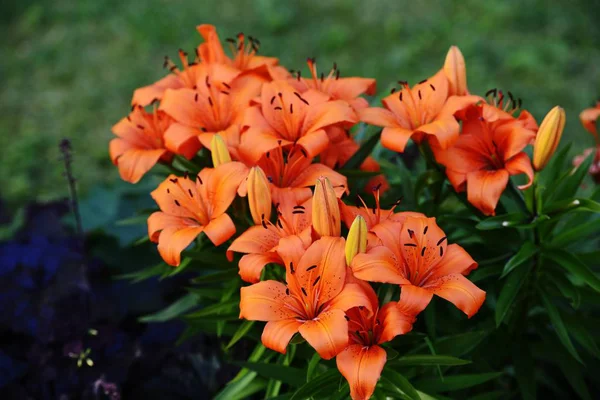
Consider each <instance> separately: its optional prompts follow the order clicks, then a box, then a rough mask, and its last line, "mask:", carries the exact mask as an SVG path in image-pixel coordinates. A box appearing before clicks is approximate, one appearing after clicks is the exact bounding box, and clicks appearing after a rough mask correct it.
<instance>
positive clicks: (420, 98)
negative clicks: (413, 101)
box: [419, 90, 423, 100]
mask: <svg viewBox="0 0 600 400" xmlns="http://www.w3.org/2000/svg"><path fill="white" fill-rule="evenodd" d="M419 100H423V98H422V97H421V91H420V90H419Z"/></svg>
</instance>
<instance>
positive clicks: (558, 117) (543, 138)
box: [533, 106, 565, 171]
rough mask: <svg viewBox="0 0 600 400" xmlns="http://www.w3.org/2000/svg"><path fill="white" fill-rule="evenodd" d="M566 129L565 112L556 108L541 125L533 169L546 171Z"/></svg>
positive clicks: (535, 148)
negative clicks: (545, 168)
mask: <svg viewBox="0 0 600 400" xmlns="http://www.w3.org/2000/svg"><path fill="white" fill-rule="evenodd" d="M564 128H565V110H564V109H563V108H562V107H559V106H556V107H554V108H553V109H552V110H550V112H548V114H546V116H545V117H544V120H543V121H542V124H541V125H540V129H539V130H538V133H537V136H536V138H535V143H534V145H533V168H535V170H536V171H541V170H542V169H544V167H545V166H546V164H548V161H550V158H551V157H552V155H553V154H554V152H555V151H556V148H557V147H558V142H560V137H561V136H562V132H563V129H564Z"/></svg>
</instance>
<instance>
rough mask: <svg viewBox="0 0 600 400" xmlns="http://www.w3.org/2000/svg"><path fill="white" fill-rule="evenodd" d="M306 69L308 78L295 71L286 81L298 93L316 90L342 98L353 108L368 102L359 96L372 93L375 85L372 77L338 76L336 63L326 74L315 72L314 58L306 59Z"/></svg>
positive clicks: (375, 88) (360, 106) (331, 97)
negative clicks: (308, 74) (294, 74)
mask: <svg viewBox="0 0 600 400" xmlns="http://www.w3.org/2000/svg"><path fill="white" fill-rule="evenodd" d="M306 64H308V70H309V71H310V77H309V78H303V77H302V74H301V72H300V71H299V70H298V71H297V72H296V77H295V78H290V79H289V80H288V82H289V83H290V85H292V86H293V87H294V88H296V90H297V91H298V92H300V94H302V93H304V92H306V91H308V90H311V89H313V90H318V91H319V92H321V93H324V94H326V95H327V96H329V98H330V99H332V100H343V101H345V102H347V103H348V104H350V106H351V107H352V108H353V109H354V110H358V109H360V108H365V107H368V106H369V103H368V102H367V100H365V99H364V98H362V97H360V96H361V95H363V94H367V95H370V96H371V95H374V94H375V92H376V90H377V86H376V81H375V79H372V78H360V77H350V78H340V70H339V69H338V66H337V64H336V63H334V64H333V68H332V69H331V71H330V72H329V74H328V75H327V76H325V74H324V73H322V72H321V75H319V74H318V72H317V63H316V60H315V59H314V58H309V59H307V60H306Z"/></svg>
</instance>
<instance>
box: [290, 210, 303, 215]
mask: <svg viewBox="0 0 600 400" xmlns="http://www.w3.org/2000/svg"><path fill="white" fill-rule="evenodd" d="M292 214H304V210H294V211H292Z"/></svg>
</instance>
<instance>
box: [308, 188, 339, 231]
mask: <svg viewBox="0 0 600 400" xmlns="http://www.w3.org/2000/svg"><path fill="white" fill-rule="evenodd" d="M312 225H313V229H314V230H315V232H316V233H317V234H318V235H320V236H340V235H341V230H342V227H341V217H340V207H339V205H338V199H337V196H336V195H335V191H334V190H333V186H331V182H329V179H327V178H325V177H320V178H319V179H317V183H316V185H315V193H314V195H313V198H312Z"/></svg>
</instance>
